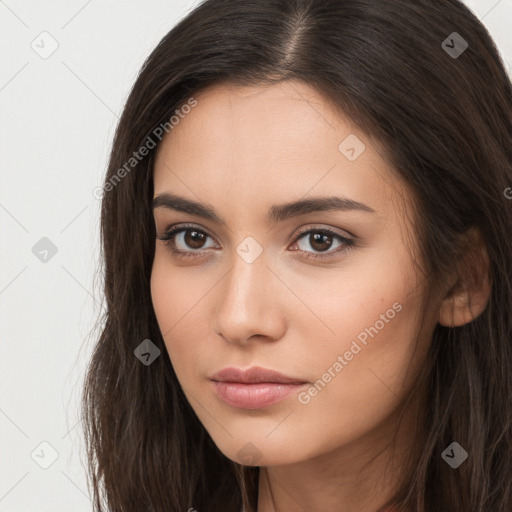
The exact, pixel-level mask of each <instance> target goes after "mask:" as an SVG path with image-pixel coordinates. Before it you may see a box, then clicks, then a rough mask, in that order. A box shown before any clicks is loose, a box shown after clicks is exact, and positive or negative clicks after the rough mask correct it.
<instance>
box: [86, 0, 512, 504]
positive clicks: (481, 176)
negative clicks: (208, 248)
mask: <svg viewBox="0 0 512 512" xmlns="http://www.w3.org/2000/svg"><path fill="white" fill-rule="evenodd" d="M454 33H456V34H454ZM287 79H297V80H301V81H303V82H305V83H307V84H309V85H310V86H312V87H314V88H316V89H317V90H318V91H320V92H321V93H323V94H324V95H325V97H327V98H329V99H330V100H332V102H333V104H334V105H336V106H338V107H339V108H340V111H341V112H345V113H346V114H347V115H348V116H349V117H350V119H351V120H352V121H353V122H354V123H355V124H356V125H357V126H358V127H360V128H361V129H362V131H363V132H365V133H367V134H368V135H369V136H371V137H373V138H374V139H375V140H377V141H379V142H380V143H381V144H382V147H383V148H384V149H385V154H386V157H387V158H388V159H389V161H390V162H391V164H392V166H393V168H394V169H395V170H396V172H397V174H398V175H399V176H400V177H401V178H402V179H403V180H404V181H405V182H406V183H407V184H408V185H409V187H410V190H411V191H413V195H414V201H415V202H414V204H415V210H416V212H415V214H416V215H415V227H416V231H417V237H418V241H419V246H420V247H421V260H422V261H423V264H422V268H423V271H424V272H425V275H426V276H428V284H429V287H428V289H429V290H431V289H433V287H434V286H435V284H436V283H441V282H443V281H444V280H445V279H446V277H447V276H449V275H452V273H453V272H457V271H458V268H459V267H458V266H457V262H458V261H459V260H460V257H461V256H462V255H463V254H464V246H463V245H462V244H461V243H460V240H462V238H461V237H462V235H464V234H465V233H467V232H468V230H469V229H470V228H477V229H479V230H480V232H481V233H482V235H483V238H484V241H485V244H486V247H487V251H488V254H489V260H490V279H491V281H492V288H491V296H490V299H489V303H488V305H487V308H486V309H485V311H484V312H483V313H482V314H481V315H480V316H479V317H478V318H476V319H475V320H473V321H472V322H470V323H469V324H466V325H464V326H461V327H456V328H448V327H443V326H441V325H440V324H437V325H436V327H435V330H434V333H433V338H432V343H431V347H430V352H429V356H428V360H427V362H426V365H425V368H424V371H423V372H422V374H421V375H420V376H419V377H418V387H419V386H420V385H421V386H423V389H425V390H426V392H427V398H428V399H427V411H426V412H427V414H426V425H425V433H424V434H423V435H422V436H419V437H418V438H417V439H416V441H415V443H416V446H418V447H421V451H420V454H419V455H418V454H416V456H415V459H414V460H412V461H411V466H412V467H413V471H412V472H411V473H410V474H407V476H406V479H405V480H404V482H403V484H402V486H401V488H400V490H399V491H398V492H397V494H396V496H395V497H394V499H393V500H392V501H390V502H389V504H393V505H394V506H396V507H397V509H399V510H409V511H412V510H415V511H416V510H417V511H425V512H439V511H443V512H445V511H450V512H455V511H461V512H462V511H464V512H467V511H470V512H510V511H511V510H512V243H511V237H512V200H510V197H511V196H512V189H511V188H510V187H512V88H511V83H510V79H509V77H508V76H507V74H506V72H505V69H504V65H503V62H502V60H501V59H500V57H499V54H498V51H497V49H496V47H495V45H494V43H493V41H492V39H491V37H490V35H489V34H488V32H487V31H486V30H485V28H484V27H483V25H482V24H481V23H480V22H479V20H478V19H477V18H476V17H475V16H474V15H473V14H472V13H471V12H470V11H469V10H468V8H467V7H465V6H464V4H462V3H461V2H459V1H457V0H416V1H414V2H407V1H403V0H386V1H385V2H384V1H381V0H316V1H315V0H206V1H204V2H203V3H201V4H200V5H199V6H197V7H196V8H195V9H194V10H193V11H192V12H191V13H190V14H188V15H187V16H186V17H185V18H184V19H183V20H181V21H180V22H179V23H178V24H177V25H176V26H175V27H174V28H173V29H172V30H171V31H170V32H169V33H168V34H167V35H166V36H165V37H164V38H163V39H162V41H161V42H160V43H159V44H158V46H157V47H156V48H155V50H154V51H153V52H152V53H151V55H150V56H149V57H148V58H147V60H146V62H145V63H144V65H143V67H142V69H141V71H140V74H139V76H138V78H137V80H136V82H135V84H134V86H133V88H132V91H131V93H130V96H129V98H128V100H127V103H126V106H125V108H124V111H123V114H122V117H121V120H120V122H119V125H118V128H117V132H116V136H115V140H114V143H113V148H112V152H111V156H110V163H109V167H108V172H107V175H106V177H105V185H104V187H103V193H102V212H101V237H102V260H103V262H104V275H103V278H104V292H105V298H106V314H105V316H104V318H102V324H101V335H100V337H99V340H98V341H97V344H96V346H95V350H94V353H93V356H92V359H91V362H90V366H89V368H88V372H87V375H86V382H85V386H84V390H83V403H82V415H83V422H84V433H85V439H86V443H87V457H88V471H89V474H90V480H91V482H90V484H91V486H92V489H93V492H94V504H95V510H97V511H101V510H106V509H108V510H109V511H111V512H143V511H147V510H151V511H155V512H173V511H182V510H189V509H193V510H197V511H198V512H204V511H209V512H212V511H214V512H215V511H219V512H221V511H222V512H240V510H241V507H242V505H244V508H245V510H246V512H254V511H255V510H256V502H257V480H258V468H256V467H243V466H240V465H239V464H236V463H235V462H232V461H231V460H229V459H227V458H226V457H225V456H224V455H223V454H222V453H221V452H220V451H219V450H218V448H217V447H216V446H215V444H214V443H213V441H212V439H211V438H210V437H209V435H208V434H207V432H206V430H205V429H204V427H203V426H202V424H201V423H200V422H199V420H198V419H197V417H196V415H195V414H194V412H193V410H192V408H191V407H190V405H189V403H188V401H187V399H186V397H185V395H184V394H183V392H182V390H181V388H180V385H179V383H178V381H177V378H176V375H175V373H174V371H173V368H172V365H171V362H170V361H169V358H168V357H158V358H157V359H156V360H155V361H154V362H152V363H151V364H150V365H145V364H142V363H141V361H140V360H139V359H138V358H137V357H135V355H134V350H135V349H136V348H137V347H138V346H139V345H140V344H141V343H142V342H143V341H144V340H147V339H149V340H151V341H152V343H153V344H154V345H156V347H158V348H159V349H160V351H161V353H162V354H165V353H166V348H165V344H164V342H163V339H162V336H161V333H160V331H159V328H158V325H157V322H156V318H155V314H154V311H153V307H152V301H151V294H150V286H149V283H150V275H151V267H152V262H153V257H154V245H155V227H154V220H153V215H152V208H151V203H152V197H153V177H152V170H153V163H154V155H155V151H156V149H157V148H158V143H159V141H160V140H161V138H162V135H165V133H164V132H166V133H167V132H170V130H171V129H172V122H170V119H171V117H172V116H173V115H175V116H176V115H179V113H180V112H184V111H185V110H184V109H183V105H186V104H189V105H190V104H192V103H191V101H194V100H193V98H194V94H198V92H199V91H202V90H204V89H206V88H207V87H208V86H210V85H213V84H217V83H221V82H229V83H232V84H237V85H245V86H247V85H255V84H273V83H277V82H279V81H281V80H287ZM180 109H182V110H180ZM176 110H178V113H176ZM214 121H215V120H212V125H213V124H214ZM162 130H163V131H162ZM150 140H151V141H152V143H150V142H149V141H150ZM142 147H146V148H148V149H149V151H142V150H141V148H142ZM134 153H136V155H135V156H134ZM142 153H144V155H143V154H142ZM122 169H124V171H122ZM466 279H469V278H467V277H466V276H464V275H461V283H462V284H464V282H465V280H466ZM425 297H428V295H425ZM146 343H147V342H146ZM452 441H457V442H458V443H459V444H460V445H461V446H463V447H464V448H465V449H466V450H467V452H468V453H469V457H468V459H467V460H466V461H465V462H464V464H463V465H462V466H460V467H459V468H458V469H457V470H453V469H452V468H450V467H449V465H448V464H446V462H445V461H444V460H442V457H441V453H442V452H443V450H444V449H445V448H446V447H447V446H448V445H450V443H451V442H452ZM102 507H106V508H102Z"/></svg>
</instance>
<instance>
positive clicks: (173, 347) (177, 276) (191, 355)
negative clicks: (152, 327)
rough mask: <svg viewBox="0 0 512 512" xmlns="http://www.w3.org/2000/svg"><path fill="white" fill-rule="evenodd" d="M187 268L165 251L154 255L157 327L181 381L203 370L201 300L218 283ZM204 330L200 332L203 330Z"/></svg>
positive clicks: (153, 295)
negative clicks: (182, 266) (179, 265)
mask: <svg viewBox="0 0 512 512" xmlns="http://www.w3.org/2000/svg"><path fill="white" fill-rule="evenodd" d="M187 270H190V269H187V268H175V267H174V266H173V265H172V264H171V262H169V259H168V257H167V255H166V254H165V253H164V249H162V253H161V254H156V255H155V261H154V263H153V268H152V272H151V280H150V288H151V298H152V302H153V309H154V311H155V316H156V319H157V322H158V327H159V329H160V332H161V334H162V337H163V339H164V343H165V346H166V348H167V352H168V355H169V358H170V360H171V363H172V364H173V367H174V370H175V373H176V375H177V376H178V379H179V380H180V381H181V380H182V378H185V379H186V376H187V375H189V374H190V375H192V370H193V369H194V368H199V367H200V362H201V350H202V348H201V345H200V341H201V339H205V336H204V325H205V324H204V323H203V322H201V321H198V318H197V316H195V315H197V313H198V312H199V311H200V308H201V301H202V300H204V298H205V295H207V293H208V291H209V290H211V288H212V286H213V285H214V283H215V281H214V280H212V279H211V278H210V279H209V278H207V276H206V274H205V276H204V278H198V277H197V272H196V273H195V274H194V275H195V277H192V274H191V273H190V272H188V271H187ZM201 329H202V331H201V332H200V330H201Z"/></svg>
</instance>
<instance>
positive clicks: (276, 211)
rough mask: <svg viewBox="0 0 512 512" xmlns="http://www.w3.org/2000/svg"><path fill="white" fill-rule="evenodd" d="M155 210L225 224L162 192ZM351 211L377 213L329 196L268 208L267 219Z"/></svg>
mask: <svg viewBox="0 0 512 512" xmlns="http://www.w3.org/2000/svg"><path fill="white" fill-rule="evenodd" d="M155 208H167V209H170V210H176V211H179V212H184V213H189V214H191V215H197V216H199V217H203V218H204V219H208V220H211V221H213V222H217V223H219V224H226V222H225V221H224V219H223V218H222V217H220V216H219V215H218V214H217V212H216V211H215V209H214V208H213V207H212V206H210V205H208V204H204V203H198V202H195V201H191V200H190V199H186V198H184V197H180V196H177V195H174V194H170V193H168V192H164V193H162V194H159V195H157V196H156V197H154V198H153V209H155ZM353 210H356V211H361V212H366V213H373V214H376V213H377V212H376V211H375V210H374V209H373V208H370V207H369V206H367V205H366V204H363V203H359V202H357V201H354V200H352V199H348V198H346V197H337V196H330V197H312V198H309V199H301V200H299V201H293V202H291V203H284V204H278V205H273V206H271V207H270V208H269V211H268V216H267V217H268V220H269V221H273V222H280V221H283V220H286V219H289V218H292V217H298V216H300V215H307V214H309V213H315V212H325V211H345V212H346V211H353Z"/></svg>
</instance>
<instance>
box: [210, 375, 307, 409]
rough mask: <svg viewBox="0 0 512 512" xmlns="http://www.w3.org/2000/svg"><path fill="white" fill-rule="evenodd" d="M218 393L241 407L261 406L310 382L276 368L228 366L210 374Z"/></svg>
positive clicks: (256, 407)
mask: <svg viewBox="0 0 512 512" xmlns="http://www.w3.org/2000/svg"><path fill="white" fill-rule="evenodd" d="M209 379H210V381H211V382H212V385H213V387H214V391H215V392H216V394H217V396H218V397H219V398H220V399H221V400H222V401H223V402H225V403H227V404H228V405H231V406H232V407H237V408H240V409H262V408H264V407H268V406H270V405H272V404H275V403H277V402H279V401H281V400H284V399H285V398H286V397H288V396H290V395H291V394H293V393H294V392H296V391H298V390H299V389H300V388H302V387H304V386H306V385H308V384H309V382H307V381H305V380H303V379H299V378H295V377H289V376H287V375H283V374H282V373H279V372H276V371H274V370H269V369H266V368H261V367H257V366H254V367H251V368H249V369H248V370H242V369H240V368H225V369H224V370H221V371H220V372H218V373H216V374H214V375H213V376H211V377H209Z"/></svg>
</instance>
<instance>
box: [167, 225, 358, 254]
mask: <svg viewBox="0 0 512 512" xmlns="http://www.w3.org/2000/svg"><path fill="white" fill-rule="evenodd" d="M192 229H193V230H195V231H198V232H199V233H202V234H205V235H206V236H207V237H209V238H213V237H211V236H210V235H209V234H208V233H207V232H206V231H203V230H201V229H198V228H197V227H196V226H194V225H188V224H187V225H179V226H175V227H173V228H171V229H169V230H167V231H166V232H165V233H163V234H162V235H160V236H157V239H158V240H161V241H163V242H165V244H166V245H168V246H169V247H170V249H171V252H172V253H173V254H174V255H175V256H176V257H178V258H200V257H201V256H203V254H204V253H205V252H208V250H203V251H200V250H198V251H184V250H182V249H176V244H175V240H174V238H175V236H176V235H177V234H179V233H181V232H182V231H188V230H192ZM310 233H321V234H324V235H325V234H327V235H332V236H333V237H335V238H337V239H338V240H339V241H340V242H341V243H342V244H343V245H342V246H340V247H338V248H337V249H336V250H334V251H331V252H328V253H325V254H317V253H311V252H309V251H301V250H300V249H297V252H302V253H305V254H306V256H305V257H306V258H310V259H314V260H317V259H324V258H325V259H327V258H333V257H334V256H335V255H339V254H344V253H345V252H347V251H349V250H350V249H352V248H354V247H355V241H354V240H352V239H350V238H346V237H344V236H342V235H340V234H339V233H336V232H335V231H332V230H330V229H327V228H321V229H320V228H317V229H315V228H313V229H311V228H309V229H304V230H302V231H300V232H299V233H297V236H296V237H295V238H294V240H293V242H292V243H293V244H295V243H296V242H298V241H299V240H300V239H301V238H302V237H303V236H304V235H306V234H310Z"/></svg>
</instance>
